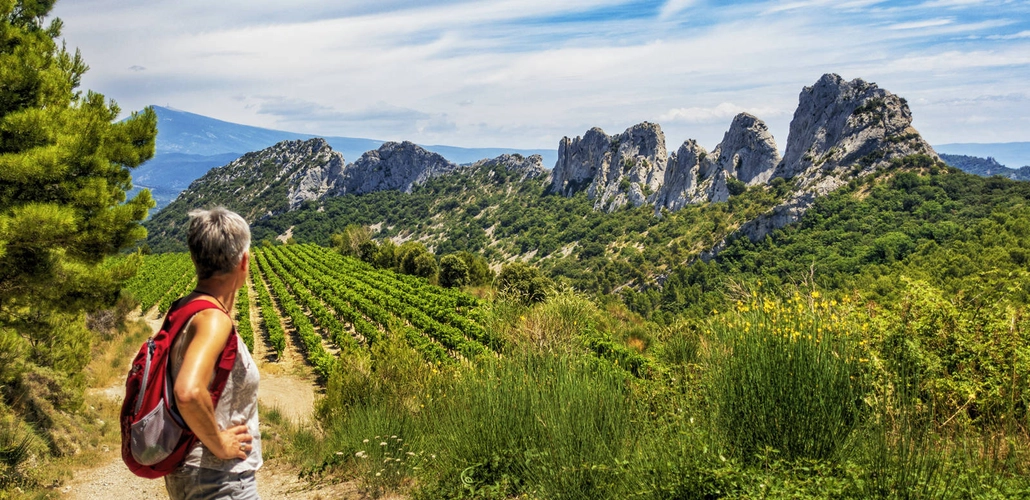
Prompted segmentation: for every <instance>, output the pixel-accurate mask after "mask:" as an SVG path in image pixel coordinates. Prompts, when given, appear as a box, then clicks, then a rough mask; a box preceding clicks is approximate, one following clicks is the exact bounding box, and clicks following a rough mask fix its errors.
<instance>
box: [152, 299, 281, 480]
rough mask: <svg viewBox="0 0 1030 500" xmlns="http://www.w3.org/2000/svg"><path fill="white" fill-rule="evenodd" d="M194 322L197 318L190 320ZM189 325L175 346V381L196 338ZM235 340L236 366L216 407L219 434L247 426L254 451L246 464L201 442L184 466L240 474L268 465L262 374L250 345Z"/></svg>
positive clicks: (173, 358) (173, 353) (236, 337)
mask: <svg viewBox="0 0 1030 500" xmlns="http://www.w3.org/2000/svg"><path fill="white" fill-rule="evenodd" d="M190 321H193V318H190ZM189 325H190V322H189V321H187V322H186V326H184V327H183V328H182V330H183V331H182V333H181V334H180V336H179V337H178V338H176V339H175V345H173V346H172V353H171V361H172V377H175V376H177V375H178V374H179V367H180V366H182V360H183V358H184V357H185V356H186V346H188V345H189V343H190V341H191V340H193V339H192V335H187V334H186V332H188V331H189ZM233 338H235V339H236V362H235V363H234V364H233V366H232V371H230V372H229V378H228V379H227V380H226V381H225V389H224V390H223V391H222V396H221V397H220V398H219V399H218V404H217V405H215V422H216V423H217V424H218V429H219V430H225V429H228V428H230V427H233V426H236V425H240V424H243V423H246V424H247V430H248V431H249V433H250V435H251V436H253V437H254V441H252V442H251V445H253V448H252V449H251V450H250V452H249V453H248V454H247V458H246V460H241V459H238V458H233V459H229V460H222V459H220V458H218V457H216V456H215V455H214V453H211V451H210V450H208V449H207V447H206V446H204V443H201V442H200V441H199V440H198V441H197V444H196V446H194V447H193V449H192V450H190V453H189V454H188V455H186V461H185V462H184V463H183V465H184V466H187V467H202V468H204V469H214V470H219V471H223V472H233V473H240V472H247V471H255V470H258V469H259V468H261V465H262V464H263V463H264V460H263V459H262V457H261V430H260V429H259V428H258V383H259V382H260V379H261V374H260V373H259V372H258V367H257V363H255V362H254V358H253V357H251V355H250V351H248V350H247V344H244V343H243V341H242V340H240V336H239V335H233ZM213 377H214V375H213V374H212V378H213Z"/></svg>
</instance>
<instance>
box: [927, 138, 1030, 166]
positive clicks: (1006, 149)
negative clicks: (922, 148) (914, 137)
mask: <svg viewBox="0 0 1030 500" xmlns="http://www.w3.org/2000/svg"><path fill="white" fill-rule="evenodd" d="M934 149H935V150H936V151H937V152H938V153H944V154H949V155H962V156H975V157H978V158H994V159H995V160H996V161H997V162H998V163H1000V164H1001V165H1003V166H1005V167H1008V168H1011V169H1013V170H1015V169H1018V168H1020V167H1024V166H1030V142H995V143H965V142H963V143H948V144H938V145H936V146H934Z"/></svg>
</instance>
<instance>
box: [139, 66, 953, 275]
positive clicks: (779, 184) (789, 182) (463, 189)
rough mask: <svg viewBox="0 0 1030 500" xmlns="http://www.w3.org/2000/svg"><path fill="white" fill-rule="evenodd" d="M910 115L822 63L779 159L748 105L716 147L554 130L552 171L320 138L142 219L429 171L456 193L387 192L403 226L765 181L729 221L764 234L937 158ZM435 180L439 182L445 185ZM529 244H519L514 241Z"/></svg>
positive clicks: (169, 240) (223, 175)
mask: <svg viewBox="0 0 1030 500" xmlns="http://www.w3.org/2000/svg"><path fill="white" fill-rule="evenodd" d="M911 122H912V114H911V112H910V110H909V108H908V104H907V102H906V101H905V100H904V99H903V98H900V97H898V96H896V95H894V94H892V93H890V92H888V91H886V90H884V89H881V88H879V87H878V86H877V85H876V84H874V83H869V82H865V81H863V80H861V79H855V80H852V81H846V80H844V79H843V78H841V77H840V76H838V75H829V74H828V75H824V76H823V77H822V78H820V79H819V81H818V82H816V84H815V85H813V86H811V87H805V88H804V89H803V90H802V92H801V94H800V96H799V103H798V108H797V111H796V112H795V115H794V120H793V121H792V122H791V128H790V136H789V137H788V140H787V148H786V154H785V155H784V156H783V157H782V158H781V157H780V155H779V153H778V152H777V148H776V142H775V141H774V140H773V137H772V135H771V134H770V133H769V131H768V128H767V127H766V126H765V124H764V123H763V122H762V121H761V120H759V119H758V118H757V117H754V116H751V115H748V114H741V115H738V116H737V117H735V118H734V119H733V122H732V123H731V124H730V128H729V130H728V131H727V132H726V134H725V135H724V137H723V141H722V142H721V143H720V144H719V145H718V146H716V148H715V149H714V150H712V151H711V152H710V153H709V152H706V151H704V150H703V149H701V148H700V147H699V146H697V143H696V141H692V140H687V141H686V142H684V143H683V146H682V147H681V148H680V149H679V150H678V151H677V152H676V153H674V154H671V155H670V154H668V152H667V149H666V146H665V135H664V133H663V132H662V130H661V127H660V126H659V125H658V124H654V123H646V122H645V123H641V124H638V125H635V126H633V127H630V128H629V129H627V130H626V131H625V132H623V133H621V134H616V135H614V136H609V135H608V134H606V133H605V132H604V131H603V130H601V129H599V128H593V129H590V130H589V131H587V133H586V134H585V135H584V136H583V137H576V138H574V139H570V138H568V137H565V138H563V139H562V140H561V141H560V143H559V145H558V151H559V158H560V159H559V160H558V162H557V163H556V165H555V168H554V169H553V170H552V171H551V172H550V175H544V172H546V170H545V169H544V168H543V164H542V158H541V156H539V155H532V156H529V157H526V156H523V155H520V154H516V155H502V156H499V157H497V158H496V159H495V160H492V163H489V165H504V168H502V169H501V170H503V172H504V173H499V172H501V171H497V170H494V169H493V167H488V168H487V169H486V170H482V169H480V171H478V173H475V172H473V173H471V174H470V173H469V172H468V171H466V170H465V169H463V168H459V166H458V165H456V164H454V163H453V162H450V161H448V160H447V159H445V158H444V157H443V156H441V155H439V154H436V153H433V152H431V151H427V150H426V149H423V148H422V147H420V146H417V145H415V144H412V143H410V142H403V143H396V142H388V143H384V144H383V145H382V146H381V147H380V148H379V149H377V150H373V151H369V152H367V153H365V154H364V155H362V156H361V158H359V159H357V160H356V161H354V162H352V163H346V160H345V159H344V157H343V155H341V154H340V153H339V152H338V151H335V149H334V148H332V147H331V146H330V145H329V144H328V141H326V140H323V139H309V140H305V141H300V140H293V141H284V142H281V143H278V144H276V145H275V146H273V147H270V148H267V149H264V150H261V151H257V152H253V153H248V154H246V155H244V156H243V157H241V158H239V159H237V160H234V161H233V162H232V163H230V164H228V165H226V166H224V167H218V168H214V169H212V170H210V171H209V172H208V173H207V174H205V175H204V176H203V177H202V178H200V179H198V180H197V181H196V182H194V183H192V184H191V185H190V186H189V188H188V189H187V190H186V191H185V192H184V193H183V194H182V195H181V196H180V197H179V198H178V199H177V200H176V201H175V202H174V203H173V204H171V205H169V206H168V207H167V208H166V209H164V210H162V211H161V212H160V213H158V214H157V215H155V216H154V218H153V219H152V220H151V221H150V222H149V223H148V224H147V225H146V226H147V228H148V230H149V231H150V237H149V242H150V245H151V247H152V248H153V249H155V250H167V249H171V248H175V247H177V246H181V234H179V232H180V231H181V228H182V226H183V222H184V221H185V220H186V213H187V212H188V210H189V209H190V208H193V207H198V206H209V205H214V204H221V205H225V206H227V207H229V208H231V209H233V210H236V211H238V212H240V213H241V214H242V215H244V217H245V218H246V219H247V220H248V221H249V222H251V223H252V224H256V225H262V224H265V222H271V221H269V219H279V220H280V221H281V220H284V219H290V218H295V216H293V215H288V214H289V213H292V212H303V213H305V214H306V215H304V216H297V217H312V218H315V217H318V218H321V217H322V216H315V215H313V214H315V213H327V214H328V213H331V212H332V210H331V209H332V207H333V206H335V205H338V203H337V202H336V201H334V200H339V199H342V198H348V199H351V198H355V196H348V195H361V196H359V197H357V198H362V199H366V198H367V199H369V200H372V199H381V198H377V197H375V196H372V195H374V194H376V193H386V192H393V193H399V195H397V196H402V197H403V196H405V195H408V194H411V193H413V191H415V190H416V189H417V188H419V187H425V186H428V185H429V184H428V183H429V182H430V180H433V179H436V180H439V182H438V183H436V184H434V186H435V187H425V189H429V190H430V192H431V194H429V197H430V198H431V197H432V195H433V194H437V193H440V194H446V195H454V194H455V193H458V194H459V196H457V198H456V199H453V200H450V201H448V202H447V203H445V204H443V205H439V206H436V204H435V203H431V205H434V207H433V208H431V209H430V208H428V207H424V206H423V207H420V208H417V209H414V208H412V209H411V210H410V211H408V210H407V209H406V208H402V206H403V205H404V203H401V202H400V201H398V200H396V199H395V200H394V202H392V204H393V205H394V208H393V209H394V210H400V211H407V212H408V213H409V214H410V215H412V216H413V217H412V218H411V219H410V220H411V221H417V222H416V228H412V227H410V226H409V227H407V228H404V229H405V230H406V231H409V234H411V232H418V231H422V230H424V229H426V228H427V227H430V228H437V229H440V228H442V227H443V226H440V225H439V224H438V223H437V221H438V220H439V219H440V218H447V217H451V216H453V215H454V214H451V213H450V212H451V211H453V210H457V211H458V212H459V213H463V214H471V215H470V216H472V217H475V216H476V215H477V214H478V213H480V212H482V211H483V210H485V209H487V208H488V207H491V206H498V207H499V206H500V205H506V204H509V203H511V204H513V206H515V207H518V206H522V205H524V204H526V203H532V201H531V200H530V197H531V196H533V195H531V194H529V193H534V192H536V190H537V189H543V188H544V187H545V186H546V189H543V192H546V193H553V194H556V195H558V196H560V197H562V198H573V197H577V195H579V193H583V194H584V195H585V199H586V200H588V201H589V206H590V208H592V209H593V210H596V211H601V212H607V213H619V212H620V211H622V210H623V209H624V208H630V207H632V208H637V207H642V206H646V207H647V208H646V209H645V210H647V211H650V212H651V213H652V214H653V215H655V216H658V217H664V216H666V214H671V213H673V212H678V211H680V210H684V209H686V208H687V207H689V206H698V205H707V204H710V203H717V202H726V201H729V200H730V199H731V197H732V196H737V195H741V194H744V193H745V192H754V193H759V192H765V193H767V194H768V195H767V196H760V195H757V194H756V195H754V196H758V197H759V198H761V199H762V201H761V202H760V203H759V206H760V207H761V208H755V209H754V211H753V212H749V213H747V214H746V215H744V214H738V215H739V216H740V217H741V218H740V219H738V220H737V221H736V222H737V223H738V224H740V227H739V230H740V234H741V235H743V236H747V237H748V238H750V239H751V240H759V239H761V238H763V237H764V236H765V235H766V234H769V233H770V232H771V231H773V230H775V229H778V228H780V227H783V226H784V225H787V224H790V223H792V222H794V221H797V220H798V219H799V218H800V217H801V216H802V215H803V214H804V212H805V211H806V210H808V209H809V208H810V207H811V206H812V205H813V203H814V202H815V199H816V198H817V197H820V196H823V195H826V194H828V193H829V192H831V191H834V190H836V189H838V188H840V187H842V186H846V185H848V184H849V183H852V181H853V180H854V179H855V178H856V177H859V176H868V175H871V174H874V173H876V172H878V171H882V170H885V169H892V168H897V167H899V166H902V165H905V164H906V163H905V162H906V159H909V160H908V161H909V162H910V163H911V162H914V163H915V164H918V165H922V167H920V168H923V167H925V168H927V169H930V168H932V167H935V166H936V163H937V161H938V160H937V158H936V154H935V153H934V151H933V148H931V147H930V145H929V144H927V143H926V142H925V141H924V140H923V139H922V137H921V136H920V135H919V132H917V131H916V130H915V129H914V128H912V126H911ZM910 157H913V158H915V159H914V160H912V159H910ZM477 165H480V166H482V165H484V164H483V163H482V162H480V163H477ZM941 166H943V165H941ZM522 171H526V172H530V171H532V172H537V171H539V172H538V173H539V175H537V174H534V175H524V176H523V175H519V176H517V177H518V178H519V180H518V181H512V182H507V181H506V182H505V183H504V189H503V191H496V190H492V189H486V190H480V187H481V186H474V185H467V183H468V182H470V180H471V179H476V178H483V179H489V183H490V184H491V185H494V184H495V182H494V180H493V179H494V178H495V177H496V176H498V175H501V176H502V177H504V178H508V177H509V172H522ZM491 172H493V173H491ZM469 176H471V179H470V178H469ZM443 186H447V187H446V188H444V189H443V191H444V192H441V191H440V189H441V188H443ZM459 187H460V188H459ZM749 188H752V189H749ZM543 192H542V193H541V194H543ZM422 194H423V195H425V194H427V193H425V192H423V193H422ZM389 196H395V195H389ZM419 199H423V200H424V199H425V198H419ZM339 203H344V204H346V203H351V201H341V202H339ZM354 203H361V202H360V201H358V202H354ZM420 203H421V202H420ZM548 203H549V204H551V205H557V204H556V203H550V202H548ZM577 203H578V202H577ZM731 205H733V203H731ZM737 205H739V203H737ZM408 208H410V207H408ZM576 209H577V210H578V209H579V208H576ZM720 210H721V209H720ZM376 212H379V211H378V210H376ZM369 215H371V214H363V215H362V217H363V219H362V220H363V221H364V223H367V224H369V225H376V224H380V225H381V224H386V225H393V224H392V222H393V219H390V218H385V219H380V220H377V221H373V220H367V219H364V217H367V216H369ZM391 217H392V216H391ZM339 222H340V221H336V220H334V221H332V222H330V224H338V223H339ZM484 223H485V222H484ZM497 223H499V224H501V225H503V226H508V227H513V228H517V227H521V226H522V223H521V222H520V221H519V220H518V218H517V217H511V216H508V215H506V216H505V217H502V218H501V219H499V220H498V221H497ZM273 224H274V225H278V224H276V223H273ZM291 225H293V224H291ZM488 227H492V226H488ZM486 229H487V228H484V231H485V230H486ZM723 229H730V227H729V226H726V227H723ZM435 230H436V229H433V231H435ZM494 230H498V228H494ZM310 232H311V233H318V234H323V235H324V234H327V233H328V232H330V231H329V230H328V229H326V228H324V227H323V228H322V229H313V230H311V231H310ZM299 235H300V233H298V236H299ZM728 235H729V233H728V232H723V233H722V234H721V236H728ZM439 236H440V235H438V234H433V235H431V234H422V235H420V236H419V239H420V240H421V239H423V238H425V241H433V240H435V239H437V238H438V237H439ZM176 240H178V243H177V242H176ZM711 243H714V244H715V246H714V248H713V246H712V245H711ZM721 245H724V243H719V242H718V241H713V242H710V244H709V245H707V248H705V249H706V250H713V251H716V252H717V251H718V250H719V248H721ZM556 249H557V247H555V246H554V245H550V246H548V247H547V248H546V249H540V252H541V253H540V255H541V256H542V255H544V253H543V252H545V251H546V252H547V253H550V252H552V251H554V250H556ZM531 251H533V250H532V249H529V248H526V247H524V246H522V245H520V252H519V253H528V252H531ZM502 253H503V254H504V256H505V258H508V257H514V256H515V255H517V254H515V253H513V252H511V250H510V249H507V250H505V251H503V252H502ZM535 254H536V253H535V252H534V255H535Z"/></svg>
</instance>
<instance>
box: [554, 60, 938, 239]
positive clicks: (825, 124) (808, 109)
mask: <svg viewBox="0 0 1030 500" xmlns="http://www.w3.org/2000/svg"><path fill="white" fill-rule="evenodd" d="M798 101H799V102H798V108H797V110H796V111H795V113H794V118H793V120H792V121H791V125H790V136H789V137H788V140H787V148H786V152H785V154H784V157H783V158H782V159H781V158H780V157H779V153H778V152H777V148H776V142H775V140H774V139H773V137H772V134H770V133H769V129H768V127H767V126H766V125H765V123H764V122H762V121H761V120H760V119H758V118H757V117H755V116H753V115H750V114H747V113H741V114H739V115H737V116H736V117H734V119H733V122H732V123H731V124H730V127H729V129H728V130H727V132H726V134H725V135H724V136H723V139H722V142H720V143H719V145H717V146H716V147H715V149H713V150H712V152H711V153H708V152H707V151H706V150H705V149H704V148H703V147H702V146H701V145H700V144H698V143H697V141H694V140H692V139H688V140H687V141H685V142H684V143H683V145H681V146H680V147H679V149H678V150H677V151H676V153H674V154H672V155H671V156H669V157H668V158H666V154H665V153H666V150H665V143H664V134H662V132H661V128H660V127H659V126H658V125H655V124H651V123H646V122H645V123H642V124H640V125H636V126H634V127H630V128H629V129H627V130H626V132H624V133H622V134H619V135H616V136H614V137H609V136H608V135H606V134H605V133H604V131H602V130H601V129H599V128H593V129H591V130H589V131H588V132H587V133H586V134H584V136H583V137H582V138H579V137H577V138H575V139H569V138H568V137H565V138H563V139H562V140H561V142H560V144H559V155H558V163H557V164H556V165H555V168H554V170H553V172H552V175H551V188H550V189H551V191H552V192H555V193H561V194H563V195H565V196H571V195H573V194H575V193H576V192H579V191H582V190H584V189H585V190H586V191H587V196H589V197H590V198H591V199H593V200H595V202H594V207H595V209H599V210H608V211H612V210H615V209H617V208H618V207H620V206H622V205H624V204H626V203H627V202H628V203H631V204H633V205H634V206H639V205H641V204H644V203H645V202H646V203H652V204H654V206H655V211H656V213H660V212H661V211H662V210H679V209H682V208H683V207H685V206H686V205H689V204H695V203H704V202H719V201H726V200H727V199H728V198H729V196H730V195H731V194H732V192H733V191H740V190H742V189H743V187H746V186H753V185H761V184H765V183H768V182H770V181H772V180H773V179H775V178H784V179H787V180H790V181H792V182H793V186H794V188H795V190H794V192H793V194H792V196H791V197H790V198H789V199H788V200H786V201H785V202H784V203H782V204H781V205H779V206H777V207H776V208H774V209H773V210H772V211H770V212H769V213H768V214H765V215H763V216H761V217H759V218H758V219H756V220H754V221H751V222H750V223H748V224H745V226H744V227H742V228H741V233H742V234H745V235H746V236H748V237H750V238H752V239H759V238H762V237H764V236H765V235H766V234H768V233H769V232H770V231H772V230H774V229H777V228H779V227H783V226H784V225H786V224H789V223H791V222H794V221H796V220H798V219H799V218H800V217H801V215H802V214H804V212H805V211H806V210H807V209H808V207H809V206H811V204H812V202H813V201H814V199H815V197H816V196H821V195H823V194H826V193H828V192H830V191H832V190H834V189H837V188H838V187H840V186H842V185H844V184H846V183H847V181H848V179H850V178H851V177H852V176H854V175H860V174H862V173H866V172H871V171H872V170H874V169H876V168H878V167H881V166H883V165H884V164H886V163H889V162H890V160H892V159H894V158H901V157H904V156H908V155H911V154H915V153H924V154H928V155H930V156H933V157H936V154H935V153H934V151H933V148H931V147H930V145H929V144H927V143H926V141H924V140H923V138H922V137H921V136H920V135H919V132H917V131H916V130H915V129H914V128H912V113H911V111H910V110H909V108H908V103H907V102H906V101H905V100H904V99H902V98H900V97H898V96H896V95H894V94H892V93H890V92H887V91H886V90H884V89H881V88H879V87H877V86H876V84H873V83H868V82H866V81H864V80H862V79H855V80H852V81H850V82H848V81H845V80H844V79H843V78H841V77H840V76H839V75H835V74H827V75H823V76H822V77H821V78H820V79H819V81H817V82H816V83H815V85H813V86H811V87H805V88H804V89H803V90H802V91H801V95H800V97H799V99H798ZM623 142H627V143H630V144H633V145H634V146H635V147H634V148H633V149H632V150H630V151H624V150H623ZM635 158H640V159H646V160H647V163H646V164H645V165H646V169H640V170H632V169H627V170H624V171H620V169H619V166H620V165H625V166H626V167H629V166H630V165H632V163H631V161H632V159H635ZM663 159H665V161H662V160H663ZM623 162H625V163H623ZM651 193H653V194H651Z"/></svg>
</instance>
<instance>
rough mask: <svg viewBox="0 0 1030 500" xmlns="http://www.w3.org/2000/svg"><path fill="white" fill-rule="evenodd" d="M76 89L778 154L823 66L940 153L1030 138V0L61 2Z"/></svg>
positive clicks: (248, 118) (272, 123) (360, 131)
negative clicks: (766, 141) (763, 134)
mask: <svg viewBox="0 0 1030 500" xmlns="http://www.w3.org/2000/svg"><path fill="white" fill-rule="evenodd" d="M54 13H55V15H57V16H59V17H61V18H62V19H63V20H64V22H65V30H64V38H65V39H66V41H67V43H68V45H69V47H78V48H80V49H81V50H82V53H83V56H84V57H85V59H86V61H87V63H89V65H90V67H91V70H90V72H89V73H87V75H86V77H85V78H84V79H83V86H84V87H86V88H90V89H93V90H96V91H99V92H102V93H104V94H106V95H107V96H108V97H111V98H114V99H115V100H117V101H118V102H119V104H120V105H121V106H122V108H123V109H125V110H133V109H139V108H141V107H143V106H146V105H148V104H158V105H169V106H171V107H174V108H178V109H182V110H185V111H190V112H194V113H199V114H203V115H207V116H211V117H214V118H219V119H223V120H228V121H234V122H238V123H245V124H249V125H256V126H262V127H270V128H278V129H283V130H290V131H295V132H306V133H312V134H323V135H342V136H353V137H368V138H374V139H382V140H401V139H408V140H413V141H416V142H419V143H423V144H449V145H456V146H466V147H493V146H503V147H520V148H554V147H557V144H558V141H559V140H560V139H561V137H562V136H566V135H567V136H576V135H581V134H582V133H583V132H584V131H586V130H587V129H588V128H590V127H593V126H599V127H601V128H603V129H604V130H605V131H606V132H608V133H618V132H621V131H622V130H624V129H626V128H627V127H629V126H631V125H633V124H635V123H638V122H641V121H645V120H646V121H652V122H657V123H659V124H660V125H661V126H662V128H663V130H664V131H665V134H666V141H667V145H668V147H669V149H675V148H676V147H678V145H679V144H681V143H682V142H683V141H684V140H686V139H688V138H693V139H697V140H699V141H700V142H701V143H702V144H703V145H704V146H705V147H706V148H709V149H711V148H713V147H714V146H715V145H716V144H717V143H718V142H719V140H720V139H721V138H722V134H723V133H724V132H725V130H726V128H727V127H728V126H729V124H730V121H731V120H732V118H733V116H734V115H735V114H736V113H738V112H741V111H748V112H750V113H752V114H754V115H756V116H758V117H759V118H761V119H763V120H765V121H766V122H767V123H768V124H769V126H770V129H771V130H772V133H773V135H774V137H775V138H776V141H777V144H778V145H779V147H780V149H781V150H782V149H783V147H784V146H785V145H786V141H787V130H788V126H789V123H790V119H791V117H792V115H793V112H794V109H795V107H796V106H797V98H798V93H799V92H800V91H801V89H802V87H804V86H806V85H811V84H813V83H814V82H815V81H816V80H817V79H818V78H819V76H820V75H822V74H823V73H838V74H840V75H841V76H843V77H844V78H846V79H853V78H862V79H865V80H867V81H871V82H875V83H877V84H878V85H880V87H882V88H885V89H887V90H889V91H891V92H894V93H895V94H898V95H901V96H902V97H905V98H907V99H908V102H909V104H910V106H911V108H912V112H913V115H914V116H915V122H914V125H915V127H916V128H917V129H919V130H920V132H922V133H923V135H924V136H925V137H926V138H927V140H928V141H930V143H931V144H941V143H951V142H1014V141H1030V84H1028V81H1030V1H1026V0H1020V1H1002V0H999V1H969V0H925V1H890V2H887V1H876V0H839V1H829V0H797V1H739V2H712V1H704V0H667V1H653V0H630V1H619V0H564V1H563V0H518V1H514V0H487V1H475V0H468V1H457V0H455V1H438V2H431V1H417V2H413V1H407V0H384V1H379V2H316V1H311V0H299V1H293V2H281V1H271V0H222V1H216V2H211V1H206V2H200V1H196V0H147V1H142V0H62V1H59V2H58V3H57V6H56V8H55V10H54Z"/></svg>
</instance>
